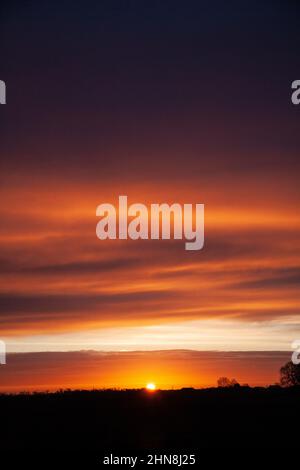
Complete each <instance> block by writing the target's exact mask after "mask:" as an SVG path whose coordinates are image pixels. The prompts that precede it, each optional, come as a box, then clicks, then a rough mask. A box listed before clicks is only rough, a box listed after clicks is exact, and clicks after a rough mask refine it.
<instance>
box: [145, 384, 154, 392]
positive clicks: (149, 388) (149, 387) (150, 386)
mask: <svg viewBox="0 0 300 470" xmlns="http://www.w3.org/2000/svg"><path fill="white" fill-rule="evenodd" d="M146 389H147V390H149V391H150V392H153V391H154V390H156V385H155V384H154V383H149V384H147V385H146Z"/></svg>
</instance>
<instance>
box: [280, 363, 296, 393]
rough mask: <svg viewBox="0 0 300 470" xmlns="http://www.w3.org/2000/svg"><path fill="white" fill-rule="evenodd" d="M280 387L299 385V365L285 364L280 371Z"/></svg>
mask: <svg viewBox="0 0 300 470" xmlns="http://www.w3.org/2000/svg"><path fill="white" fill-rule="evenodd" d="M280 385H282V387H293V386H295V385H300V364H293V363H292V361H289V362H287V363H286V364H285V365H284V366H283V367H281V369H280Z"/></svg>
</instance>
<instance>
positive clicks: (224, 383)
mask: <svg viewBox="0 0 300 470" xmlns="http://www.w3.org/2000/svg"><path fill="white" fill-rule="evenodd" d="M217 384H218V387H221V388H228V387H239V386H240V384H239V383H238V382H237V381H236V379H231V380H230V379H229V378H228V377H220V378H219V379H218V381H217Z"/></svg>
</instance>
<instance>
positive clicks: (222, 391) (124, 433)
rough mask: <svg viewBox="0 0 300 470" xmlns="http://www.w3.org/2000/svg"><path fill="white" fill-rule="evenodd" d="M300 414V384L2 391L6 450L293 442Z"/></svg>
mask: <svg viewBox="0 0 300 470" xmlns="http://www.w3.org/2000/svg"><path fill="white" fill-rule="evenodd" d="M299 412H300V388H299V387H290V388H281V387H279V386H272V387H269V388H267V389H265V388H250V387H242V386H240V387H227V388H214V389H205V390H196V389H195V390H193V389H183V390H172V391H156V392H154V393H149V392H147V391H145V390H124V391H117V390H103V391H101V390H100V391H97V390H95V391H71V390H66V391H61V392H57V393H48V394H47V393H40V394H19V395H1V396H0V422H1V426H0V449H2V450H3V449H11V450H15V449H17V450H27V451H28V450H34V449H37V448H38V449H39V450H41V449H42V450H43V449H44V450H51V451H53V450H54V451H55V450H64V451H68V450H69V451H73V450H74V449H76V450H82V449H85V450H87V451H88V452H90V453H98V454H101V452H103V450H109V451H113V450H114V449H115V450H122V449H124V450H126V449H135V450H136V451H144V450H149V449H160V450H163V449H171V448H173V449H177V451H179V450H180V449H182V450H184V449H188V448H197V449H205V448H215V449H222V448H223V449H224V448H237V447H240V448H254V447H263V448H268V447H270V448H271V447H278V446H279V447H280V448H282V447H292V446H294V445H298V434H297V433H296V434H295V433H292V432H288V430H289V429H292V424H294V421H295V417H296V416H299Z"/></svg>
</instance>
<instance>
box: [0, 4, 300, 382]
mask: <svg viewBox="0 0 300 470" xmlns="http://www.w3.org/2000/svg"><path fill="white" fill-rule="evenodd" d="M299 9H300V7H299V4H298V3H297V2H295V1H272V2H271V1H266V0H263V1H260V2H258V1H246V2H243V4H241V2H237V1H232V2H221V1H215V2H211V1H210V2H208V1H203V2H199V1H198V2H194V1H191V2H188V4H184V3H183V2H179V1H177V0H175V1H172V2H171V1H165V2H161V1H160V2H158V1H151V2H137V1H131V2H126V1H125V2H119V1H115V0H114V1H103V2H96V1H92V2H90V4H89V7H87V5H86V3H85V2H82V1H78V2H76V3H75V4H74V2H71V1H66V0H64V1H62V2H59V5H58V3H55V2H49V1H39V2H38V1H30V2H25V3H24V2H19V1H11V2H3V5H2V6H1V16H0V17H1V20H0V54H1V69H0V73H1V76H0V79H1V80H4V81H5V82H6V87H7V104H6V105H4V106H3V105H2V106H1V108H0V152H1V167H0V191H1V207H0V217H1V226H0V261H1V263H0V307H1V313H0V339H2V340H4V341H5V342H6V344H7V350H8V352H10V353H13V352H15V353H18V354H21V353H25V352H26V353H36V354H38V353H41V352H44V353H46V352H55V351H56V352H58V351H60V352H62V351H65V352H67V351H73V352H74V354H75V351H82V350H92V349H93V350H96V351H106V352H111V351H113V352H120V351H123V352H124V351H127V352H128V351H141V350H142V351H149V350H159V351H163V350H176V349H180V350H183V349H184V350H196V351H202V352H203V351H253V352H255V351H260V352H263V351H265V352H268V351H290V350H291V343H292V342H293V341H294V340H295V339H298V338H300V319H299V306H300V301H299V280H300V255H299V247H300V237H299V235H300V217H299V203H300V201H299V199H300V191H299V169H300V168H299V167H300V163H299V122H300V121H299V119H300V115H299V112H300V107H299V109H298V107H297V106H294V105H293V104H292V103H291V83H292V81H293V80H295V79H299V60H300V59H299V45H300V44H299V42H300V38H299V26H300V25H299V22H300V15H299V13H300V11H299ZM122 194H125V195H127V196H128V200H129V203H135V202H140V203H144V204H146V205H149V204H151V203H163V202H165V203H169V204H171V203H173V202H178V203H181V204H183V203H193V204H196V203H204V204H205V245H204V248H203V250H201V251H195V252H188V251H185V250H184V246H183V242H182V241H176V240H175V241H174V240H173V241H172V240H171V241H169V240H163V241H162V240H144V241H142V240H138V241H133V240H107V241H100V240H99V239H98V238H97V237H96V234H95V229H96V224H97V221H98V220H97V218H96V215H95V211H96V207H97V206H98V205H99V204H101V203H104V202H108V203H112V204H115V205H117V202H118V196H119V195H122ZM17 357H19V356H17ZM24 357H27V358H28V357H29V356H24ZM30 357H31V356H30ZM41 357H45V356H41ZM62 357H66V356H62ZM242 357H244V356H242ZM241 360H242V359H241ZM114 361H116V359H115V356H114ZM186 362H188V361H186ZM116 363H117V361H116ZM178 364H179V363H178ZM0 367H1V366H0ZM5 367H6V369H5V371H6V372H5V374H9V364H7V366H5ZM11 367H13V366H11ZM14 367H15V366H14ZM120 367H121V366H120ZM178 367H179V366H178ZM3 370H4V367H3V368H1V371H0V373H1V374H4V372H3ZM10 370H13V369H10ZM134 374H136V373H135V372H134V368H133V369H132V375H134ZM270 377H271V376H270V375H268V374H267V373H266V379H265V380H266V381H267V380H271V378H270ZM272 377H273V375H272ZM177 379H178V383H183V382H184V381H181V380H179V378H177ZM177 379H176V376H174V377H173V378H172V380H170V382H172V384H173V385H174V382H175V385H176V380H177ZM4 380H6V379H5V378H4ZM7 380H8V379H7ZM22 380H23V379H22V378H20V383H19V385H20V386H22V383H23V382H22ZM28 380H29V382H30V376H29V379H28ZM28 380H27V381H25V382H26V383H27V384H28ZM91 380H92V379H91ZM115 380H116V381H117V382H118V379H117V378H116V379H115ZM253 380H254V382H255V379H253ZM257 380H258V382H259V383H261V379H260V378H258V379H257ZM129 381H130V383H133V382H134V383H137V382H139V381H138V380H135V381H134V380H133V379H132V378H130V380H129ZM25 382H24V383H25ZM108 382H109V381H107V380H104V381H103V383H105V384H107V383H108ZM191 382H193V383H194V384H195V383H197V380H194V379H193V380H192V379H191V378H186V384H187V385H188V384H189V383H191ZM200 382H201V383H211V381H210V380H202V381H200ZM76 383H77V382H76ZM84 383H85V384H87V382H86V381H85V382H84ZM97 383H98V382H97ZM118 383H119V382H118ZM89 384H90V385H92V384H93V382H89ZM48 385H49V384H48ZM50 385H51V384H50Z"/></svg>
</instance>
